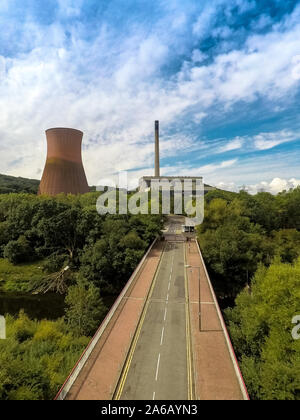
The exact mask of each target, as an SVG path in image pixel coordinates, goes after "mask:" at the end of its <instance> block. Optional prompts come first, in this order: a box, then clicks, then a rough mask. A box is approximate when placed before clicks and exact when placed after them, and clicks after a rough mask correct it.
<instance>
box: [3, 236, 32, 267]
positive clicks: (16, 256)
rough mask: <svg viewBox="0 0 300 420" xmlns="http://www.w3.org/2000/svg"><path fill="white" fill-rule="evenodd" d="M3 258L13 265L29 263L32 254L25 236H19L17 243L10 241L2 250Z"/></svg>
mask: <svg viewBox="0 0 300 420" xmlns="http://www.w3.org/2000/svg"><path fill="white" fill-rule="evenodd" d="M3 254H4V258H7V259H8V260H9V261H10V262H11V263H13V264H19V263H22V262H26V261H30V260H31V259H32V256H33V253H32V248H31V246H30V243H29V242H28V241H27V239H26V238H25V236H20V238H19V239H18V240H17V241H10V242H9V243H8V244H7V245H6V246H5V248H4V253H3Z"/></svg>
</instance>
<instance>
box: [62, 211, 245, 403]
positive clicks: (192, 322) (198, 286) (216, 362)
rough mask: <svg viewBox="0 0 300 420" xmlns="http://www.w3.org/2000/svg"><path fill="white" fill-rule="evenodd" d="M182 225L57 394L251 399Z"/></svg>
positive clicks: (155, 253)
mask: <svg viewBox="0 0 300 420" xmlns="http://www.w3.org/2000/svg"><path fill="white" fill-rule="evenodd" d="M181 225H182V221H181V220H179V219H178V218H174V219H170V222H169V224H168V226H167V229H166V232H165V238H166V240H165V241H156V242H155V243H154V244H153V245H152V247H151V248H150V250H149V251H148V253H147V254H146V255H145V257H144V258H143V260H142V261H141V263H140V265H139V266H138V268H137V270H136V271H135V273H134V274H133V276H132V277H131V279H130V280H129V282H128V283H127V285H126V287H125V289H124V290H123V292H122V293H121V295H120V296H119V298H118V300H117V301H116V303H115V305H114V306H113V308H112V309H111V311H110V313H109V314H108V316H107V318H106V319H105V320H104V322H103V324H102V325H101V326H100V328H99V330H98V331H97V333H96V335H95V337H94V338H93V340H92V341H91V343H90V345H89V346H88V348H87V349H86V351H85V353H84V354H83V355H82V357H81V359H80V360H79V362H78V363H77V365H76V366H75V368H74V369H73V371H72V372H71V374H70V376H69V378H67V380H66V382H65V384H64V385H63V387H62V389H61V390H60V392H59V394H58V395H57V399H73V400H74V399H75V400H93V399H94V400H108V399H116V400H118V399H119V400H193V399H195V400H247V399H248V398H249V397H248V394H247V390H246V387H245V385H244V381H243V378H242V375H241V372H240V370H239V366H238V363H237V360H236V358H235V354H234V351H233V348H232V345H231V342H230V338H229V335H228V333H227V330H226V326H225V323H224V320H223V318H222V314H221V311H220V309H219V306H218V303H217V300H216V297H215V294H214V291H213V288H212V285H211V282H210V279H209V276H208V273H207V270H206V267H205V264H204V261H203V258H202V255H201V251H200V249H199V246H198V243H197V242H196V241H195V240H193V241H189V242H185V241H184V237H183V236H182V235H181ZM177 235H178V237H177V238H176V236H177ZM174 237H175V240H173V239H174Z"/></svg>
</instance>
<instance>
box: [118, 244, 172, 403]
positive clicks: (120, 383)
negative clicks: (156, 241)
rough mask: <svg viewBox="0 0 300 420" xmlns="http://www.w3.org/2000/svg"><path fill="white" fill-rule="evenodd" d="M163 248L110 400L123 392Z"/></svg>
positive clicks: (163, 252) (160, 262)
mask: <svg viewBox="0 0 300 420" xmlns="http://www.w3.org/2000/svg"><path fill="white" fill-rule="evenodd" d="M165 249H166V244H164V247H163V249H162V252H161V255H160V259H159V262H158V265H157V267H156V270H155V274H154V276H153V280H152V283H151V287H150V290H149V292H148V295H147V297H146V301H145V305H144V308H143V311H142V313H141V316H140V319H139V322H138V325H137V328H136V331H135V334H134V337H133V340H132V342H131V345H130V349H129V352H128V355H127V357H126V359H125V363H124V366H123V370H122V373H121V376H120V379H119V381H118V384H117V386H116V390H115V392H114V394H113V398H112V400H116V401H117V400H119V399H120V398H121V395H122V393H123V389H124V385H125V382H126V379H127V375H128V372H129V368H130V365H131V362H132V359H133V355H134V352H135V348H136V345H137V342H138V339H139V336H140V333H141V330H142V327H143V324H144V320H145V317H146V313H147V311H148V307H149V304H150V298H151V296H152V293H153V290H154V287H155V284H156V280H157V277H158V273H159V270H160V267H161V264H162V260H163V256H164V255H165Z"/></svg>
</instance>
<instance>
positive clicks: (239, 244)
mask: <svg viewBox="0 0 300 420" xmlns="http://www.w3.org/2000/svg"><path fill="white" fill-rule="evenodd" d="M198 239H199V242H200V245H201V248H202V250H203V254H204V258H205V262H206V264H207V267H208V270H209V272H210V275H211V278H212V280H213V283H214V287H215V290H216V292H217V295H218V297H219V300H220V303H221V306H222V307H223V308H225V307H226V306H228V305H230V306H232V307H229V308H227V309H226V310H225V317H226V321H227V323H228V325H229V330H230V334H231V338H232V341H233V344H234V348H235V351H236V353H237V356H238V358H239V360H240V366H241V369H242V372H243V375H244V377H245V380H246V385H247V388H248V391H249V393H250V396H251V398H252V399H268V400H270V399H271V400H276V399H277V400H280V399H284V400H299V399H300V340H298V341H297V340H294V339H293V338H292V333H291V332H292V328H293V324H292V318H293V317H294V316H295V315H300V257H299V256H300V188H298V189H295V190H294V191H290V192H283V193H281V194H279V195H277V196H273V195H271V194H268V193H259V194H257V195H256V196H250V195H248V194H247V193H246V192H240V193H239V194H234V193H227V192H223V191H214V192H210V193H209V194H207V196H206V212H205V220H204V223H203V225H202V226H200V227H199V230H198ZM234 302H235V305H234Z"/></svg>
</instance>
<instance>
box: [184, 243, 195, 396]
mask: <svg viewBox="0 0 300 420" xmlns="http://www.w3.org/2000/svg"><path fill="white" fill-rule="evenodd" d="M183 256H184V285H185V313H186V347H187V348H186V351H187V373H188V399H189V400H193V374H192V363H193V362H192V360H193V356H192V351H191V347H192V346H191V344H192V339H191V319H190V308H189V299H190V298H189V288H188V280H187V270H186V265H187V264H186V244H185V243H184V244H183Z"/></svg>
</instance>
